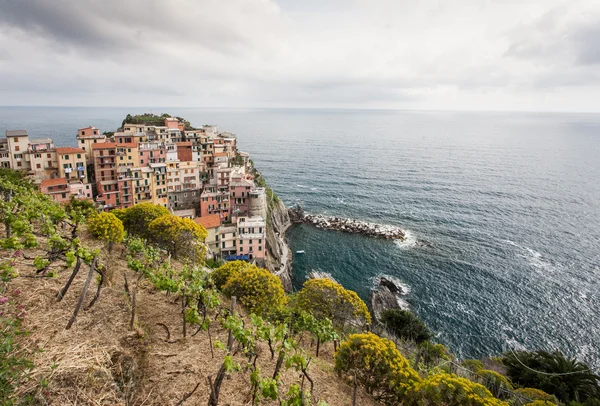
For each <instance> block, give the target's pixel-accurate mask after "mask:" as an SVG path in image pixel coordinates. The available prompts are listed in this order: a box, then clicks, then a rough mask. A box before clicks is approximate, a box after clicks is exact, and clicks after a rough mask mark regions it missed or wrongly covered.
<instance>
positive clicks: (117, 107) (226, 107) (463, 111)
mask: <svg viewBox="0 0 600 406" xmlns="http://www.w3.org/2000/svg"><path fill="white" fill-rule="evenodd" d="M0 108H66V109H99V108H114V109H206V110H355V111H357V110H358V111H398V112H400V111H404V112H431V113H437V112H439V113H530V114H531V113H538V114H600V110H598V111H591V110H589V111H575V110H572V111H566V110H502V109H498V110H485V109H480V110H476V109H471V110H469V109H425V108H424V109H419V108H412V109H411V108H390V107H386V108H384V107H290V106H284V107H273V106H259V107H241V106H238V107H231V106H211V107H208V106H106V105H99V106H67V105H35V104H34V105H24V104H19V105H0Z"/></svg>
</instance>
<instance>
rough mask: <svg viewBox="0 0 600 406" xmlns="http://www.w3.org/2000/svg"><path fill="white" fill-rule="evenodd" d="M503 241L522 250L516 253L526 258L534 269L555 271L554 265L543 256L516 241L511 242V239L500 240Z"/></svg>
mask: <svg viewBox="0 0 600 406" xmlns="http://www.w3.org/2000/svg"><path fill="white" fill-rule="evenodd" d="M502 241H504V242H506V243H507V244H509V245H512V246H513V247H517V248H519V249H520V250H521V251H522V254H517V255H518V256H520V257H522V258H525V260H527V262H528V263H529V265H531V266H533V267H534V268H536V269H539V270H541V271H545V272H555V271H556V267H555V266H554V265H553V264H552V263H551V262H550V261H548V260H547V259H546V258H544V256H543V255H542V254H541V253H540V252H538V251H536V250H534V249H532V248H529V247H525V246H523V245H519V244H517V243H516V242H513V241H511V240H502Z"/></svg>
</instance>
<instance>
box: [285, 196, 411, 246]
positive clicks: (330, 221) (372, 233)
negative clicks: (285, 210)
mask: <svg viewBox="0 0 600 406" xmlns="http://www.w3.org/2000/svg"><path fill="white" fill-rule="evenodd" d="M289 212H290V214H289V216H290V219H292V221H293V222H295V223H307V224H312V225H313V226H315V227H318V228H324V229H327V230H337V231H342V232H345V233H352V234H362V235H367V236H369V237H378V238H386V239H390V240H404V239H405V238H406V233H405V232H404V230H402V229H401V228H400V227H396V226H390V225H383V224H374V223H368V222H366V221H359V220H353V219H347V218H343V217H335V216H323V215H321V214H306V213H304V209H302V206H300V204H298V206H297V207H294V208H290V209H289Z"/></svg>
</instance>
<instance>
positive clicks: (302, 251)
mask: <svg viewBox="0 0 600 406" xmlns="http://www.w3.org/2000/svg"><path fill="white" fill-rule="evenodd" d="M296 254H304V250H300V251H296Z"/></svg>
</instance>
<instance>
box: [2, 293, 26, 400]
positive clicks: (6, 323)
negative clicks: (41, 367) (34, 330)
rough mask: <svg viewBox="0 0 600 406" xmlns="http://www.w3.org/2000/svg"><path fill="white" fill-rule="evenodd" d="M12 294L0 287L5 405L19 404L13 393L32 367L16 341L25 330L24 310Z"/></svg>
mask: <svg viewBox="0 0 600 406" xmlns="http://www.w3.org/2000/svg"><path fill="white" fill-rule="evenodd" d="M14 296H15V294H14V293H13V294H12V295H8V293H7V292H6V286H3V287H2V288H1V289H0V312H1V314H2V317H0V331H2V335H0V399H1V400H2V404H3V405H7V406H10V405H17V404H21V403H20V402H18V401H17V399H15V398H13V394H14V392H15V390H16V389H17V388H18V387H19V386H21V385H22V384H23V383H25V381H27V379H28V372H29V370H30V369H31V368H33V364H32V362H31V361H29V359H28V354H27V353H26V352H25V350H24V349H23V348H22V347H21V346H20V345H19V343H18V338H19V337H20V336H22V335H25V334H27V332H26V331H25V330H23V329H22V327H21V324H22V321H23V318H24V316H25V311H24V310H23V309H22V308H20V307H19V306H18V305H17V304H16V302H15V300H14V299H15V298H14Z"/></svg>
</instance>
